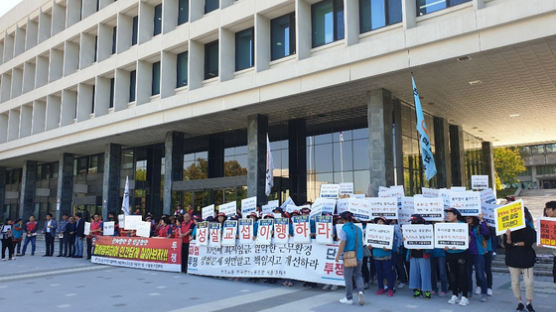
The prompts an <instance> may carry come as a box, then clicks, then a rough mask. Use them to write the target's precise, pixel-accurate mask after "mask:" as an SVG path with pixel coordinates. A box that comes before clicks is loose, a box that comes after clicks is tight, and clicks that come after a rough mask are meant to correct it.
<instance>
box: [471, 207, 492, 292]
mask: <svg viewBox="0 0 556 312" xmlns="http://www.w3.org/2000/svg"><path fill="white" fill-rule="evenodd" d="M465 221H466V222H467V224H469V249H468V251H469V261H468V262H467V283H468V286H469V292H470V293H471V292H473V267H475V279H476V280H477V284H478V285H479V286H478V287H477V295H479V294H480V295H481V302H486V301H487V283H486V273H485V258H484V255H485V254H486V253H487V248H486V240H488V239H490V237H489V235H490V231H489V230H488V227H487V224H486V222H485V221H484V220H483V215H482V214H479V217H478V218H477V217H465Z"/></svg>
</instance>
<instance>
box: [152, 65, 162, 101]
mask: <svg viewBox="0 0 556 312" xmlns="http://www.w3.org/2000/svg"><path fill="white" fill-rule="evenodd" d="M152 78H153V80H152V93H151V95H157V94H160V62H156V63H153V77H152Z"/></svg>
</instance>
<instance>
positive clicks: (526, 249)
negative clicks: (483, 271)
mask: <svg viewBox="0 0 556 312" xmlns="http://www.w3.org/2000/svg"><path fill="white" fill-rule="evenodd" d="M511 238H512V244H511V245H508V244H507V243H506V241H507V238H506V234H504V244H505V246H506V265H507V266H509V267H512V268H521V269H527V268H532V267H533V266H534V265H535V260H536V258H537V255H536V254H535V250H534V249H533V244H535V242H536V241H537V232H536V231H535V230H534V229H532V228H531V227H529V226H526V227H525V228H524V229H521V230H517V231H513V232H512V234H511ZM519 242H524V243H525V246H513V244H515V243H519Z"/></svg>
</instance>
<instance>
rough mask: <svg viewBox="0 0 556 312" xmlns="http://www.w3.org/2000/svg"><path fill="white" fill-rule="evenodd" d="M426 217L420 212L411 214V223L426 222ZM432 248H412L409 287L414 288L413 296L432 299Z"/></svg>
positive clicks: (409, 256) (409, 255) (410, 251)
mask: <svg viewBox="0 0 556 312" xmlns="http://www.w3.org/2000/svg"><path fill="white" fill-rule="evenodd" d="M425 223H426V222H425V219H424V218H423V217H421V215H419V214H414V215H412V216H411V224H425ZM430 252H431V250H427V249H410V250H409V251H408V253H407V258H409V288H410V289H413V298H418V297H421V296H423V297H425V299H431V294H432V284H431V259H430V257H431V254H430Z"/></svg>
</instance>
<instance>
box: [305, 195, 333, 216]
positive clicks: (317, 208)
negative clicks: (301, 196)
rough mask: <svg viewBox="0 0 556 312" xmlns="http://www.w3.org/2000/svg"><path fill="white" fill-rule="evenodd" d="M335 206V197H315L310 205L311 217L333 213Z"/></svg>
mask: <svg viewBox="0 0 556 312" xmlns="http://www.w3.org/2000/svg"><path fill="white" fill-rule="evenodd" d="M335 208H336V199H335V198H321V197H319V198H317V199H316V200H315V202H314V203H313V205H311V217H312V216H320V215H322V214H324V213H328V214H334V209H335Z"/></svg>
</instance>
